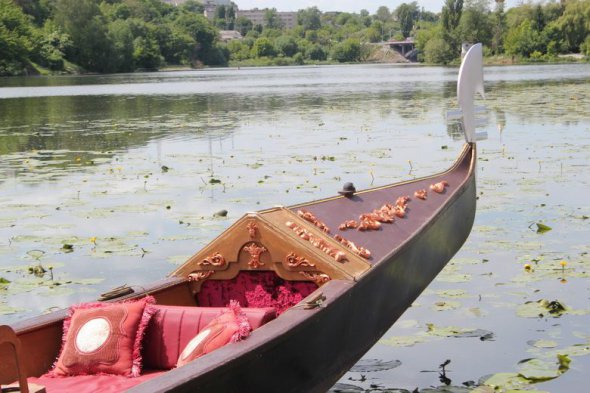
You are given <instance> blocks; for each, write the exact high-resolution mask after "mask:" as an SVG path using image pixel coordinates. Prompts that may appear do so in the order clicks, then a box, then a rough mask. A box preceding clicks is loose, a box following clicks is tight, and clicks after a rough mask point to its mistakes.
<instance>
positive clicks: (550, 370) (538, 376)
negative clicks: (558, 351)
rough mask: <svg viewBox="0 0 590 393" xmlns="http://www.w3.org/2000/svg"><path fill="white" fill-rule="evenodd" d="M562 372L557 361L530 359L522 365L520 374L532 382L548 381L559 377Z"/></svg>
mask: <svg viewBox="0 0 590 393" xmlns="http://www.w3.org/2000/svg"><path fill="white" fill-rule="evenodd" d="M561 374H562V372H561V371H560V370H559V368H558V367H557V364H556V362H548V361H545V360H541V359H530V360H528V361H526V362H524V363H523V364H522V366H521V369H520V372H519V375H520V376H521V377H523V378H525V379H527V380H529V381H531V382H533V383H534V382H541V381H548V380H550V379H554V378H557V377H559V376H560V375H561Z"/></svg>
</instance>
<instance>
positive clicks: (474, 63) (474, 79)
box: [447, 43, 487, 142]
mask: <svg viewBox="0 0 590 393" xmlns="http://www.w3.org/2000/svg"><path fill="white" fill-rule="evenodd" d="M475 93H479V94H480V95H481V97H482V98H485V97H484V89H483V51H482V45H481V44H479V43H478V44H475V45H473V46H471V48H469V50H468V51H467V53H466V54H465V57H463V61H462V62H461V68H460V69H459V77H458V80H457V101H458V102H459V108H460V109H458V110H453V111H448V112H447V120H459V121H460V124H461V128H462V129H463V133H464V134H465V140H466V141H467V142H475V141H478V140H482V139H487V133H486V132H479V133H478V132H475V128H476V127H479V126H483V125H485V124H486V120H485V118H477V117H476V115H481V114H483V113H485V111H486V108H485V107H481V106H475Z"/></svg>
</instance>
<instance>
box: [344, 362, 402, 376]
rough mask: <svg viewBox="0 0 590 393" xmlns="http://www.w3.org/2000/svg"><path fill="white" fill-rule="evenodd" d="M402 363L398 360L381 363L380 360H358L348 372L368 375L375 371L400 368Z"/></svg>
mask: <svg viewBox="0 0 590 393" xmlns="http://www.w3.org/2000/svg"><path fill="white" fill-rule="evenodd" d="M401 364H402V362H400V361H399V360H391V361H388V362H386V361H383V360H380V359H361V360H359V361H358V362H357V363H356V364H355V365H354V366H352V368H351V369H350V371H352V372H355V373H370V372H375V371H385V370H391V369H392V368H396V367H399V366H401Z"/></svg>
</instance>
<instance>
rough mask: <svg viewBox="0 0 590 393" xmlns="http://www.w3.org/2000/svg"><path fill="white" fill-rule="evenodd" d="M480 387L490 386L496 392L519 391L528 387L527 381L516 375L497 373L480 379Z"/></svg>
mask: <svg viewBox="0 0 590 393" xmlns="http://www.w3.org/2000/svg"><path fill="white" fill-rule="evenodd" d="M479 383H480V385H485V386H491V387H492V388H494V389H495V390H496V391H504V390H510V389H517V390H518V389H519V388H521V387H526V386H527V385H529V383H530V382H529V380H527V379H526V378H523V377H522V376H521V375H519V374H517V373H497V374H493V375H487V376H484V377H482V378H481V379H480V381H479Z"/></svg>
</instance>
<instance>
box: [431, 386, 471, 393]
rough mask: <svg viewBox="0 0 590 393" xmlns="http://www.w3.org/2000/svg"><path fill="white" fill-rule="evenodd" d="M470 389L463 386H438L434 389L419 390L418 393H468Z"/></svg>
mask: <svg viewBox="0 0 590 393" xmlns="http://www.w3.org/2000/svg"><path fill="white" fill-rule="evenodd" d="M469 392H471V389H469V388H466V387H464V386H438V387H436V388H425V389H421V390H420V393H469Z"/></svg>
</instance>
